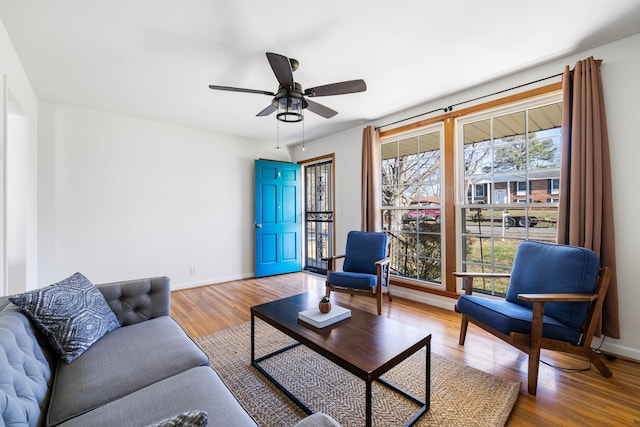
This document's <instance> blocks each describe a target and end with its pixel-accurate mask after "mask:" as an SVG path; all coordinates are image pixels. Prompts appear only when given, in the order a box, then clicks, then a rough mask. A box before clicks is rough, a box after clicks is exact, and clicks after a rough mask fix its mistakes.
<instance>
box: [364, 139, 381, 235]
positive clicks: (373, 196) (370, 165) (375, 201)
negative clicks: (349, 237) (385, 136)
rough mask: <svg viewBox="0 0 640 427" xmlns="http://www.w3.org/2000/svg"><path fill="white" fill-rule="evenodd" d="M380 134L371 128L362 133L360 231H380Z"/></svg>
mask: <svg viewBox="0 0 640 427" xmlns="http://www.w3.org/2000/svg"><path fill="white" fill-rule="evenodd" d="M379 136H380V132H379V131H378V130H377V129H376V128H374V127H373V126H367V127H366V128H364V130H363V131H362V206H361V209H360V211H361V225H360V228H361V229H362V231H380V230H381V229H382V227H381V222H382V216H381V214H380V138H379Z"/></svg>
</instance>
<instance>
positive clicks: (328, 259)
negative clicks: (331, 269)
mask: <svg viewBox="0 0 640 427" xmlns="http://www.w3.org/2000/svg"><path fill="white" fill-rule="evenodd" d="M345 256H346V255H334V256H330V257H327V258H321V260H322V261H335V260H336V259H340V258H344V257H345Z"/></svg>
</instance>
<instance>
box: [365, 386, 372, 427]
mask: <svg viewBox="0 0 640 427" xmlns="http://www.w3.org/2000/svg"><path fill="white" fill-rule="evenodd" d="M365 384H366V386H365V387H366V394H367V395H366V398H365V400H366V403H365V411H366V414H365V425H366V426H367V427H371V381H369V380H366V381H365Z"/></svg>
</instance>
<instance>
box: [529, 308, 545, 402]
mask: <svg viewBox="0 0 640 427" xmlns="http://www.w3.org/2000/svg"><path fill="white" fill-rule="evenodd" d="M543 318H544V303H543V302H534V303H533V317H532V319H531V337H530V342H529V352H528V353H529V371H528V391H529V394H530V395H532V396H535V395H536V391H537V388H538V368H539V365H540V344H541V341H542V325H543V323H542V322H543Z"/></svg>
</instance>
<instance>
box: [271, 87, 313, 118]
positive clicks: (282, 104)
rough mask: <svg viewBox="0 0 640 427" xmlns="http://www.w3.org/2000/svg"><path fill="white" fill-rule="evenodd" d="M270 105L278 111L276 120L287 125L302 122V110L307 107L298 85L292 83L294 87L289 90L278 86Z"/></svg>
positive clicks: (307, 104)
mask: <svg viewBox="0 0 640 427" xmlns="http://www.w3.org/2000/svg"><path fill="white" fill-rule="evenodd" d="M271 104H272V105H273V106H274V107H276V108H277V109H278V113H277V115H276V118H277V119H278V120H280V121H282V122H288V123H295V122H299V121H302V120H303V119H304V116H303V114H302V110H304V109H305V108H307V107H308V106H309V103H308V102H307V100H306V99H304V96H303V94H302V86H301V85H300V84H299V83H294V87H293V88H290V89H289V88H285V87H282V86H280V88H279V89H278V92H277V93H276V96H275V97H274V98H273V100H272V101H271Z"/></svg>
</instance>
